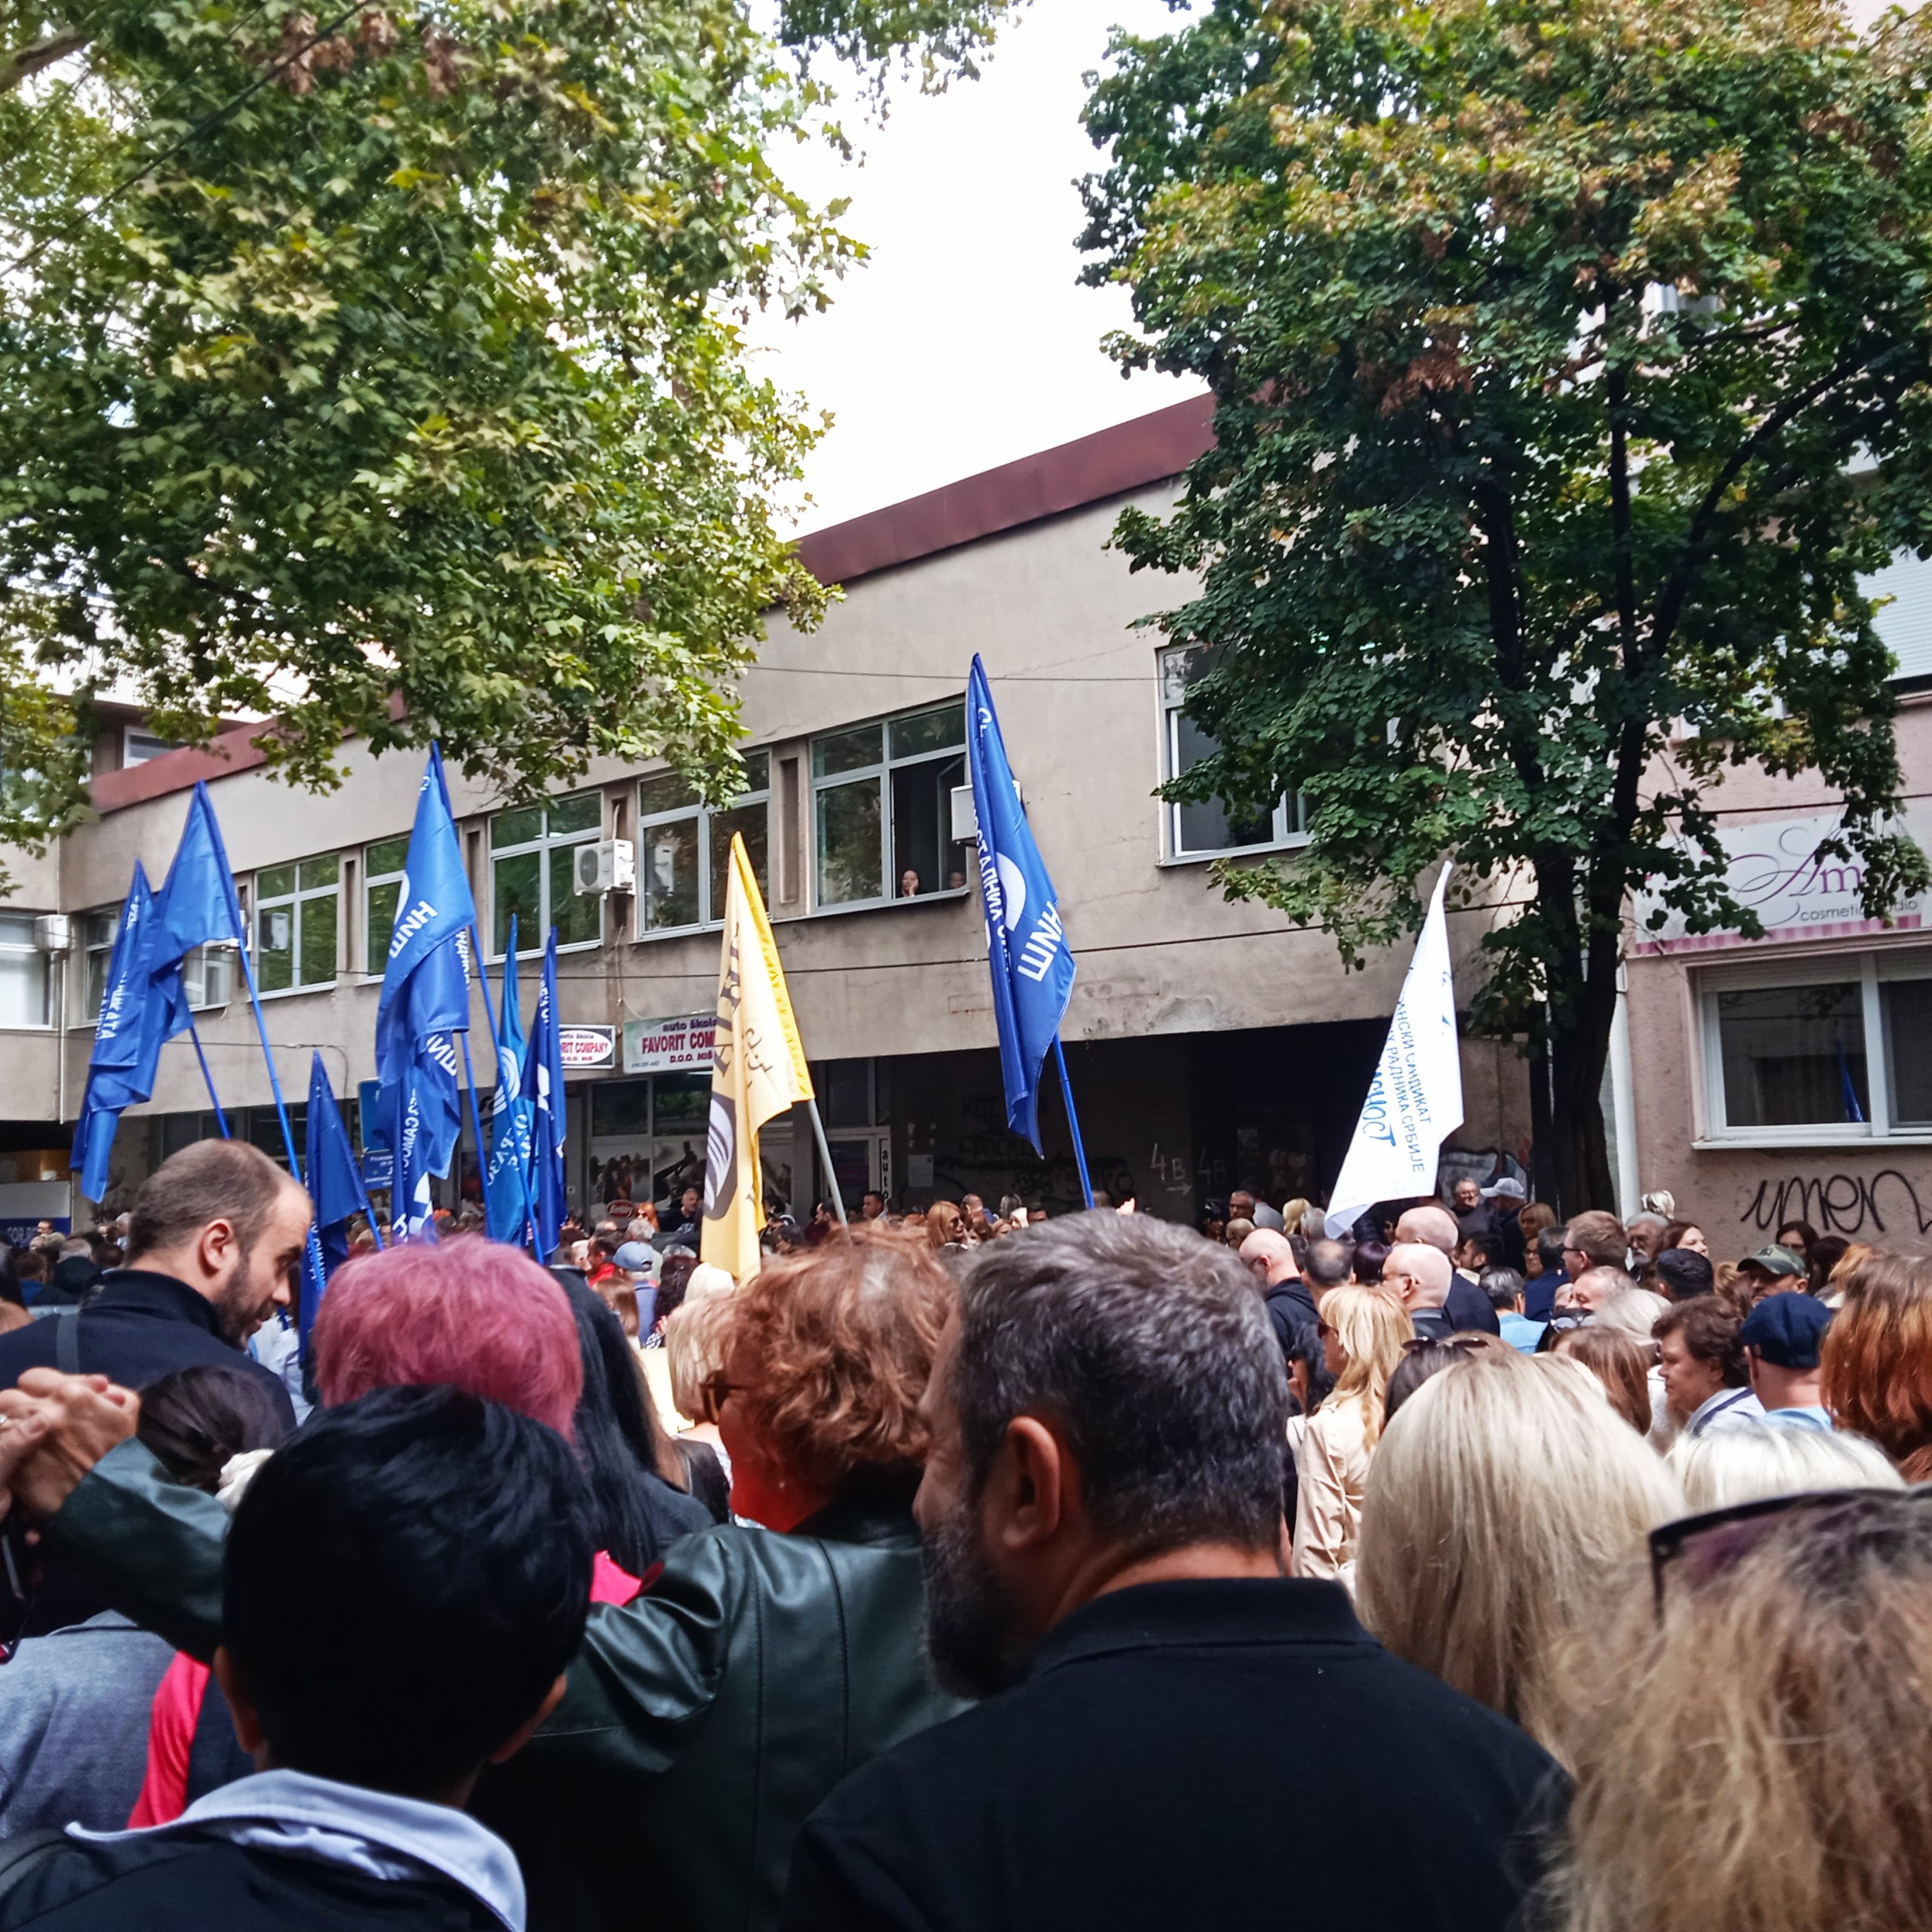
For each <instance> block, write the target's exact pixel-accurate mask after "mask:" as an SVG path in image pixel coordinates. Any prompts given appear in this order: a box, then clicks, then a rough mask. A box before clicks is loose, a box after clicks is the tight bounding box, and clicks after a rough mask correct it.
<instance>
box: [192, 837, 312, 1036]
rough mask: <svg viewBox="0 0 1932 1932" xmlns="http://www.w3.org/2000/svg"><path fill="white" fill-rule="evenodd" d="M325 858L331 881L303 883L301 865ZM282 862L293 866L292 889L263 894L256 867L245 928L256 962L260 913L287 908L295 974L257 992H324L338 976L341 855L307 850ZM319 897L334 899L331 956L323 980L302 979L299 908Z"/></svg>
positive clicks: (284, 995)
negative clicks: (284, 983)
mask: <svg viewBox="0 0 1932 1932" xmlns="http://www.w3.org/2000/svg"><path fill="white" fill-rule="evenodd" d="M328 858H333V859H334V860H335V865H336V872H335V878H334V881H333V882H332V883H331V884H328V885H316V886H304V885H303V883H302V868H303V866H306V865H308V864H309V863H311V862H312V861H313V860H317V859H328ZM285 863H287V864H288V865H289V866H291V867H292V868H293V869H294V873H295V888H294V891H291V892H277V893H273V894H264V893H263V891H262V889H261V881H262V875H261V872H260V870H257V872H256V873H255V875H254V886H255V891H254V901H255V903H254V906H252V907H251V908H250V909H249V913H248V931H249V933H250V934H251V937H252V938H253V940H254V946H252V948H251V950H252V951H253V952H254V955H255V957H256V958H257V960H258V961H259V960H260V958H261V956H262V929H261V920H262V915H263V913H265V912H274V911H276V910H277V909H279V908H280V907H281V906H287V907H288V909H289V910H290V912H291V914H292V915H293V924H291V928H290V931H289V958H290V961H291V965H292V968H293V970H294V973H295V974H296V975H297V977H296V979H295V980H294V983H293V984H292V985H290V986H277V987H275V989H274V990H273V991H272V992H271V991H270V990H269V989H268V988H267V987H266V986H264V987H262V988H261V989H260V992H261V996H262V998H263V999H288V998H292V997H293V996H294V995H296V994H297V993H325V992H328V990H329V989H331V987H332V986H336V985H337V984H338V983H340V980H341V978H342V899H343V893H342V873H343V855H342V854H341V853H340V852H333V853H331V852H311V853H309V854H308V856H307V857H306V858H300V859H291V860H286V861H285ZM320 899H333V900H334V901H335V958H334V962H333V964H331V967H330V968H329V976H328V978H327V979H326V980H303V979H302V978H301V977H300V974H301V971H302V908H303V906H305V905H306V904H307V903H309V901H310V900H320ZM258 977H259V976H258ZM223 1004H226V1002H225V1001H224V1002H223ZM204 1010H205V1009H204Z"/></svg>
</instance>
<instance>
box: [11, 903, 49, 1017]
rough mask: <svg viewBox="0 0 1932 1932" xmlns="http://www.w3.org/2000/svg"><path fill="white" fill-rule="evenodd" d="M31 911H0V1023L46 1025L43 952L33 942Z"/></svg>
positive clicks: (46, 1000) (44, 956)
mask: <svg viewBox="0 0 1932 1932" xmlns="http://www.w3.org/2000/svg"><path fill="white" fill-rule="evenodd" d="M33 917H34V915H32V913H31V912H0V1027H9V1026H11V1027H27V1026H49V1025H51V1023H52V1016H51V1014H50V1013H49V1011H48V970H47V955H46V954H45V953H44V952H42V951H41V949H40V948H39V947H38V946H36V945H35V943H34V937H33Z"/></svg>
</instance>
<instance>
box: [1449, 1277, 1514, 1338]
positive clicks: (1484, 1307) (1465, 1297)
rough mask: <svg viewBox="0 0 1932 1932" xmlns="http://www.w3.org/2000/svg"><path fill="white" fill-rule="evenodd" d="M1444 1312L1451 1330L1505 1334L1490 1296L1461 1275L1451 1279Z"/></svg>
mask: <svg viewBox="0 0 1932 1932" xmlns="http://www.w3.org/2000/svg"><path fill="white" fill-rule="evenodd" d="M1442 1312H1443V1313H1444V1315H1447V1316H1448V1318H1449V1325H1450V1327H1451V1328H1454V1329H1458V1330H1467V1329H1471V1328H1478V1329H1480V1330H1481V1331H1482V1332H1483V1333H1484V1334H1485V1335H1500V1334H1502V1333H1503V1324H1502V1323H1501V1322H1500V1321H1497V1318H1496V1311H1495V1309H1493V1308H1491V1306H1490V1305H1489V1297H1488V1296H1487V1295H1486V1294H1484V1293H1483V1291H1481V1289H1480V1288H1479V1287H1477V1286H1476V1284H1475V1282H1473V1281H1465V1280H1464V1279H1463V1277H1462V1276H1461V1275H1451V1276H1450V1278H1449V1299H1448V1300H1447V1301H1445V1302H1444V1303H1443V1304H1442Z"/></svg>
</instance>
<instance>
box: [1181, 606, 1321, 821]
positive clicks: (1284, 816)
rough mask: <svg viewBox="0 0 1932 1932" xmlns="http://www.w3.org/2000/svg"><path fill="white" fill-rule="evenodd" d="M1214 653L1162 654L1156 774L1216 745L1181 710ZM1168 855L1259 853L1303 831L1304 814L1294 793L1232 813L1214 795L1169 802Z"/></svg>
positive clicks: (1193, 760) (1191, 649)
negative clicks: (1268, 807) (1271, 804)
mask: <svg viewBox="0 0 1932 1932" xmlns="http://www.w3.org/2000/svg"><path fill="white" fill-rule="evenodd" d="M1213 664H1214V657H1213V654H1212V653H1211V652H1209V651H1202V650H1201V649H1199V648H1197V647H1196V646H1195V645H1175V646H1174V647H1173V648H1171V649H1169V650H1166V651H1162V652H1161V663H1160V683H1161V778H1162V780H1169V779H1174V778H1180V777H1184V776H1185V775H1186V774H1187V773H1188V772H1189V771H1192V770H1193V769H1194V768H1195V766H1196V765H1197V764H1199V763H1200V762H1201V760H1202V759H1203V758H1207V757H1210V756H1211V755H1213V754H1214V752H1216V751H1217V750H1218V749H1220V747H1219V746H1217V744H1216V743H1215V741H1214V739H1213V738H1212V737H1211V736H1210V735H1209V734H1207V732H1205V731H1203V730H1202V729H1201V727H1200V726H1199V725H1198V724H1195V721H1194V720H1193V719H1192V718H1189V717H1188V716H1187V715H1186V712H1184V711H1183V708H1182V707H1183V706H1185V705H1186V703H1187V694H1188V692H1189V689H1190V688H1192V686H1193V685H1194V684H1195V682H1196V681H1197V680H1198V679H1199V678H1203V677H1204V676H1205V675H1207V672H1208V671H1209V670H1210V669H1212V668H1213ZM1163 810H1164V812H1165V814H1166V817H1167V826H1166V831H1167V845H1168V857H1169V858H1171V859H1206V858H1220V857H1223V856H1225V855H1226V854H1229V853H1232V852H1260V851H1266V850H1268V849H1269V848H1270V847H1272V846H1278V845H1286V844H1290V843H1291V842H1292V841H1294V840H1296V839H1298V838H1301V837H1302V836H1303V835H1305V834H1306V832H1307V829H1308V825H1307V814H1306V809H1305V808H1304V806H1303V801H1302V799H1301V798H1300V795H1299V794H1296V795H1293V796H1289V797H1284V798H1282V799H1281V801H1280V803H1279V804H1277V805H1276V806H1275V808H1274V809H1273V810H1272V811H1266V812H1260V813H1255V814H1248V815H1244V816H1237V815H1236V814H1234V813H1232V812H1231V811H1229V809H1228V808H1227V807H1226V805H1224V804H1222V803H1221V801H1220V800H1219V799H1217V798H1211V799H1206V800H1204V801H1201V803H1199V804H1173V803H1169V804H1167V805H1165V806H1164V808H1163Z"/></svg>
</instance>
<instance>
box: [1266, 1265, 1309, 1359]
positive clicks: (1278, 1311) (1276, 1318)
mask: <svg viewBox="0 0 1932 1932" xmlns="http://www.w3.org/2000/svg"><path fill="white" fill-rule="evenodd" d="M1263 1306H1264V1307H1265V1308H1266V1309H1267V1311H1268V1319H1269V1322H1270V1323H1271V1324H1272V1326H1273V1327H1274V1331H1275V1340H1276V1341H1278V1342H1279V1343H1281V1354H1282V1355H1283V1357H1284V1358H1286V1356H1287V1352H1288V1350H1289V1349H1290V1347H1291V1346H1292V1345H1293V1344H1294V1343H1295V1342H1296V1341H1297V1340H1312V1339H1313V1338H1314V1337H1315V1335H1316V1334H1317V1333H1318V1331H1319V1329H1320V1327H1321V1316H1320V1315H1318V1314H1317V1313H1316V1312H1315V1297H1313V1296H1312V1295H1311V1294H1309V1291H1308V1285H1307V1284H1306V1282H1303V1281H1278V1282H1277V1283H1276V1284H1275V1286H1274V1287H1272V1288H1270V1289H1269V1291H1268V1299H1267V1300H1266V1302H1265V1303H1263Z"/></svg>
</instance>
